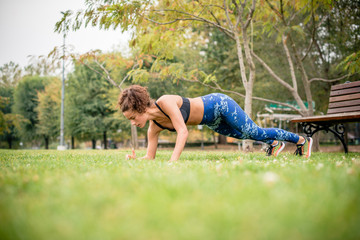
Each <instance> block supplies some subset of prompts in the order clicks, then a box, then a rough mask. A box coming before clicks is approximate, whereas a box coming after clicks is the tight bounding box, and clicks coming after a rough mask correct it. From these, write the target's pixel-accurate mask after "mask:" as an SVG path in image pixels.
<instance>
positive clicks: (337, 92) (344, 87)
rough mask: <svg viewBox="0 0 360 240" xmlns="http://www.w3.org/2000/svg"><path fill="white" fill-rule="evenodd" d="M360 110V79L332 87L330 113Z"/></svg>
mask: <svg viewBox="0 0 360 240" xmlns="http://www.w3.org/2000/svg"><path fill="white" fill-rule="evenodd" d="M357 111H360V81H357V82H351V83H344V84H339V85H333V86H332V87H331V92H330V99H329V108H328V112H327V113H328V114H335V113H348V112H357Z"/></svg>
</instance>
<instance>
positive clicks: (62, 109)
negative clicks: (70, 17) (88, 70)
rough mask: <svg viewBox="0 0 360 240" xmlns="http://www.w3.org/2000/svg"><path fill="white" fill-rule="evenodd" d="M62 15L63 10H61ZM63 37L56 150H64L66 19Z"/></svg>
mask: <svg viewBox="0 0 360 240" xmlns="http://www.w3.org/2000/svg"><path fill="white" fill-rule="evenodd" d="M61 13H62V14H63V15H64V14H65V13H64V12H61ZM63 33H64V35H63V36H64V37H63V46H62V47H63V60H62V81H61V115H60V145H59V146H58V147H57V149H58V150H66V146H65V141H64V105H65V103H64V100H65V38H66V20H65V21H64V30H63Z"/></svg>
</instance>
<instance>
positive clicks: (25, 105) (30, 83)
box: [12, 76, 50, 141]
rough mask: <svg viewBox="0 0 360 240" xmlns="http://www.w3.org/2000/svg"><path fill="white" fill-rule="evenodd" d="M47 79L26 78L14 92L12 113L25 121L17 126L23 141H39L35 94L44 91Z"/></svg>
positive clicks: (36, 97) (37, 77) (36, 98)
mask: <svg viewBox="0 0 360 240" xmlns="http://www.w3.org/2000/svg"><path fill="white" fill-rule="evenodd" d="M48 81H50V79H49V78H46V77H39V76H26V77H24V78H22V79H21V80H20V82H19V84H18V85H17V87H16V89H15V92H14V105H13V110H12V111H13V113H16V114H19V115H20V116H22V117H23V118H24V119H25V120H26V121H23V122H21V123H20V124H19V128H18V132H19V137H20V138H21V139H23V140H24V141H34V140H37V139H39V135H38V134H37V132H36V125H37V124H38V115H37V112H36V111H35V109H36V107H37V105H38V96H37V92H38V91H42V90H44V87H45V85H46V83H47V82H48Z"/></svg>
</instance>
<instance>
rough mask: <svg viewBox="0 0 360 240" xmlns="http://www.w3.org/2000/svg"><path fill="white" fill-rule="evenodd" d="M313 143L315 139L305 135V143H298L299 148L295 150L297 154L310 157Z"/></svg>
mask: <svg viewBox="0 0 360 240" xmlns="http://www.w3.org/2000/svg"><path fill="white" fill-rule="evenodd" d="M312 144H313V139H312V138H311V137H305V142H304V143H303V144H298V145H296V147H297V149H296V151H295V155H300V156H303V157H305V158H309V157H310V156H311V147H312Z"/></svg>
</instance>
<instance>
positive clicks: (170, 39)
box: [57, 0, 356, 148]
mask: <svg viewBox="0 0 360 240" xmlns="http://www.w3.org/2000/svg"><path fill="white" fill-rule="evenodd" d="M342 2H344V1H342ZM256 4H257V5H256ZM333 5H334V4H333V2H332V1H328V0H322V1H284V0H283V1H271V0H262V1H258V2H257V3H256V1H255V0H253V1H251V2H250V1H246V0H245V1H236V0H232V1H229V0H225V1H206V2H205V1H176V2H171V1H168V0H162V1H156V2H154V1H142V2H139V1H96V2H92V3H88V5H87V9H86V10H85V11H83V12H82V11H79V12H77V13H76V14H74V15H72V13H71V12H67V14H66V15H64V18H63V19H62V20H61V21H59V22H58V23H57V27H58V29H59V26H60V25H61V24H62V22H63V21H68V20H69V19H70V18H71V17H72V16H74V18H73V24H70V25H71V26H72V27H73V29H74V30H77V29H79V28H80V27H81V26H82V24H84V25H85V26H87V25H89V24H91V25H93V26H99V27H100V28H105V29H108V28H110V27H114V28H117V27H120V28H121V29H122V30H127V29H129V28H130V27H133V28H135V29H136V35H135V38H134V40H133V42H132V44H133V45H134V46H137V47H138V48H139V49H140V50H141V52H143V53H148V54H154V55H155V56H156V57H157V58H156V61H155V63H154V64H153V67H152V69H151V70H152V71H158V72H159V75H160V76H165V77H167V76H170V77H171V78H173V79H182V80H187V81H191V82H198V83H201V84H203V85H205V86H207V87H209V88H213V89H217V90H221V91H224V92H228V93H233V94H236V95H238V96H241V97H244V98H245V103H244V105H245V107H244V110H245V112H246V113H247V114H249V115H251V111H252V99H258V100H262V101H267V102H273V103H278V104H282V105H284V106H288V107H290V108H291V109H293V110H294V111H299V113H300V114H302V115H304V116H309V115H313V114H314V109H313V108H312V102H313V94H312V86H311V84H312V83H313V82H315V81H323V82H329V83H331V82H335V81H340V80H342V79H344V78H346V77H348V76H347V75H344V74H342V75H338V76H336V77H335V78H333V79H328V78H327V76H322V75H321V74H320V75H315V74H314V76H313V75H312V74H309V73H310V71H309V69H308V65H311V64H313V63H314V62H312V63H311V61H309V59H310V56H312V57H313V56H315V55H314V49H315V46H319V43H320V42H319V40H320V39H321V34H322V32H323V28H322V24H323V23H324V21H325V19H326V18H327V17H326V14H327V13H329V12H331V8H332V7H333ZM255 9H261V11H260V10H259V11H256V12H255ZM335 15H336V14H335ZM189 23H191V24H189ZM252 26H253V27H252ZM201 27H209V28H216V29H218V30H219V31H221V32H222V33H223V34H224V35H225V36H227V37H228V38H229V39H231V40H233V44H234V46H235V48H236V54H237V60H238V64H239V74H240V76H241V83H242V85H243V87H244V89H245V95H244V94H242V93H239V92H236V91H233V90H230V89H226V88H224V87H222V86H221V85H220V84H219V83H218V82H217V80H218V79H217V78H216V76H215V74H206V73H204V72H203V71H199V70H198V69H193V70H190V69H185V68H184V66H183V65H182V64H179V63H172V64H168V63H167V62H165V60H171V59H172V58H173V50H174V49H175V48H178V47H181V46H183V45H185V44H186V43H187V41H188V39H189V38H192V37H193V36H195V35H196V34H194V33H193V32H191V30H192V29H193V28H195V29H197V28H201ZM252 29H253V30H252ZM355 29H356V28H355ZM264 34H268V35H270V36H276V38H275V39H276V40H277V41H276V42H275V41H274V43H273V45H272V46H271V47H274V46H275V47H276V48H278V47H279V46H280V47H281V48H282V50H283V55H282V56H281V58H282V59H283V61H284V62H285V63H286V69H287V70H288V73H287V74H286V75H285V76H283V77H282V76H280V75H279V74H278V72H276V69H274V66H271V64H269V63H268V62H267V61H266V59H265V58H264V56H262V55H261V53H259V52H255V51H254V50H255V48H254V50H252V48H251V46H252V45H251V41H250V39H251V38H252V37H253V36H255V37H256V36H260V37H264V36H265V35H264ZM189 36H190V37H189ZM204 37H206V36H204V35H203V34H202V33H201V32H200V33H199V34H197V38H199V39H201V38H204ZM312 59H313V58H312ZM254 60H256V61H254ZM256 63H259V64H260V65H261V66H262V67H263V68H264V69H266V71H267V72H268V74H269V75H270V76H271V77H272V78H273V79H274V80H276V81H277V82H278V83H279V84H280V85H282V86H283V87H284V88H285V89H286V90H287V91H288V92H289V93H290V94H291V96H292V97H293V98H294V100H295V101H296V103H297V105H298V106H299V107H300V109H299V110H298V109H297V108H296V107H295V106H294V105H292V104H289V103H281V102H279V101H276V100H272V99H267V98H264V97H258V96H257V97H254V96H253V86H254V80H255V72H256V66H257V65H256ZM139 72H140V74H139V75H140V76H143V77H145V76H146V74H145V73H144V72H143V71H140V70H139ZM134 75H136V74H134ZM300 85H301V87H300ZM303 99H305V101H306V102H308V106H309V108H306V106H305V104H304V100H303ZM244 146H245V148H247V147H248V146H247V145H246V144H245V145H244Z"/></svg>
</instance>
